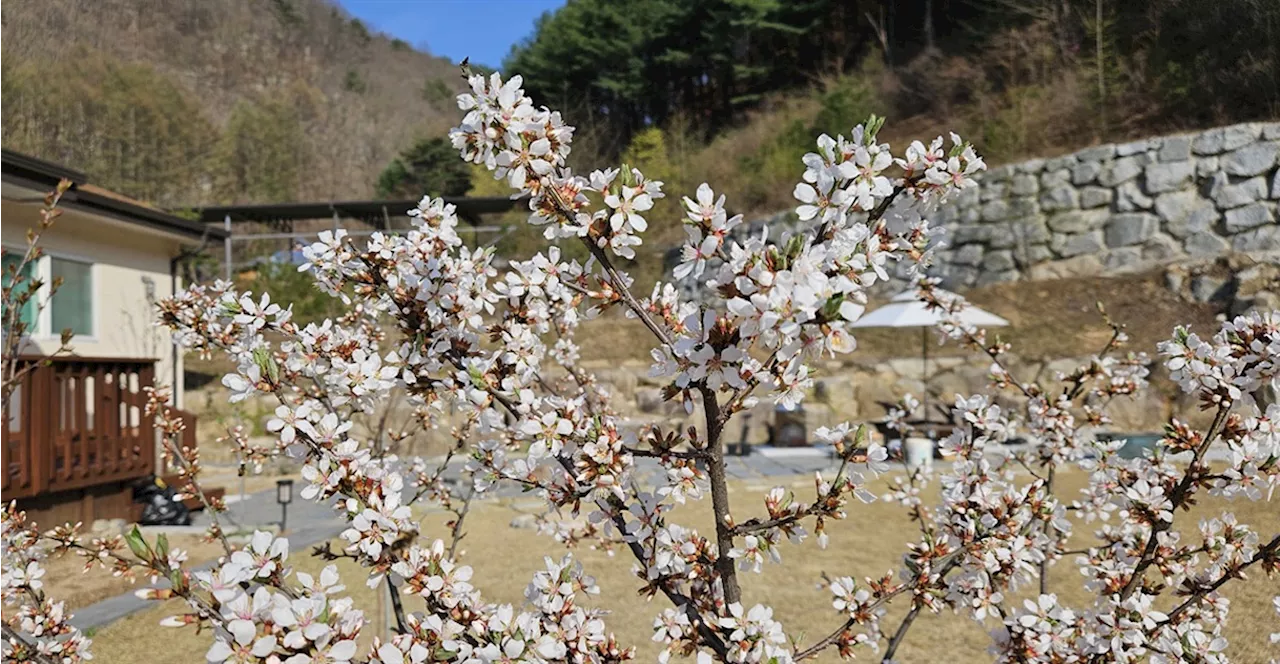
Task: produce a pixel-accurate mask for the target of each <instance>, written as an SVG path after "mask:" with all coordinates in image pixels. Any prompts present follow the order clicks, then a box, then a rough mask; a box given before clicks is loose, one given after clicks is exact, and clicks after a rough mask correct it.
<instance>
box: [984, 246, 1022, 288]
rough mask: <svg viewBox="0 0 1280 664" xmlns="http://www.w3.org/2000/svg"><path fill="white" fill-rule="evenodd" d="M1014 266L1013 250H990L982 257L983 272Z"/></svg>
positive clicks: (997, 270)
mask: <svg viewBox="0 0 1280 664" xmlns="http://www.w3.org/2000/svg"><path fill="white" fill-rule="evenodd" d="M1014 267H1015V266H1014V262H1013V252H1012V251H1009V250H1001V251H991V252H988V253H987V255H986V257H985V258H983V259H982V270H983V272H1004V271H1007V270H1012V269H1013V268H1014ZM979 281H981V279H979Z"/></svg>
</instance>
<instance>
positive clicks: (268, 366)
mask: <svg viewBox="0 0 1280 664" xmlns="http://www.w3.org/2000/svg"><path fill="white" fill-rule="evenodd" d="M253 363H254V364H256V365H258V368H259V369H261V370H262V375H264V376H266V377H267V380H269V381H271V384H272V385H279V384H280V366H279V365H278V364H276V358H275V356H273V355H272V354H271V350H270V349H268V348H255V349H254V350H253Z"/></svg>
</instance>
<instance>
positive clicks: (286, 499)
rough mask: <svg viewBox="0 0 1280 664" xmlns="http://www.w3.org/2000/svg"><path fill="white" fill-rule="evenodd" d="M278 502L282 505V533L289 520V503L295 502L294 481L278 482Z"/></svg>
mask: <svg viewBox="0 0 1280 664" xmlns="http://www.w3.org/2000/svg"><path fill="white" fill-rule="evenodd" d="M276 502H277V503H280V532H282V533H283V532H284V531H285V527H286V524H287V523H288V520H289V503H291V502H293V480H276Z"/></svg>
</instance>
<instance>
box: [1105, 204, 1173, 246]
mask: <svg viewBox="0 0 1280 664" xmlns="http://www.w3.org/2000/svg"><path fill="white" fill-rule="evenodd" d="M1159 227H1160V220H1159V219H1158V218H1157V217H1156V216H1155V215H1154V214H1146V213H1141V212H1137V213H1122V214H1113V215H1111V220H1110V221H1108V222H1107V227H1106V241H1107V246H1108V247H1127V246H1130V245H1134V244H1142V243H1143V242H1145V241H1147V239H1148V238H1150V237H1151V236H1152V234H1154V233H1155V232H1156V229H1158V228H1159Z"/></svg>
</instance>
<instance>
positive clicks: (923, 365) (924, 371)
mask: <svg viewBox="0 0 1280 664" xmlns="http://www.w3.org/2000/svg"><path fill="white" fill-rule="evenodd" d="M920 380H921V382H922V383H924V390H923V392H924V393H923V394H921V395H920V406H921V408H923V409H924V418H923V421H924V422H926V423H927V422H928V421H929V328H928V327H921V328H920Z"/></svg>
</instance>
